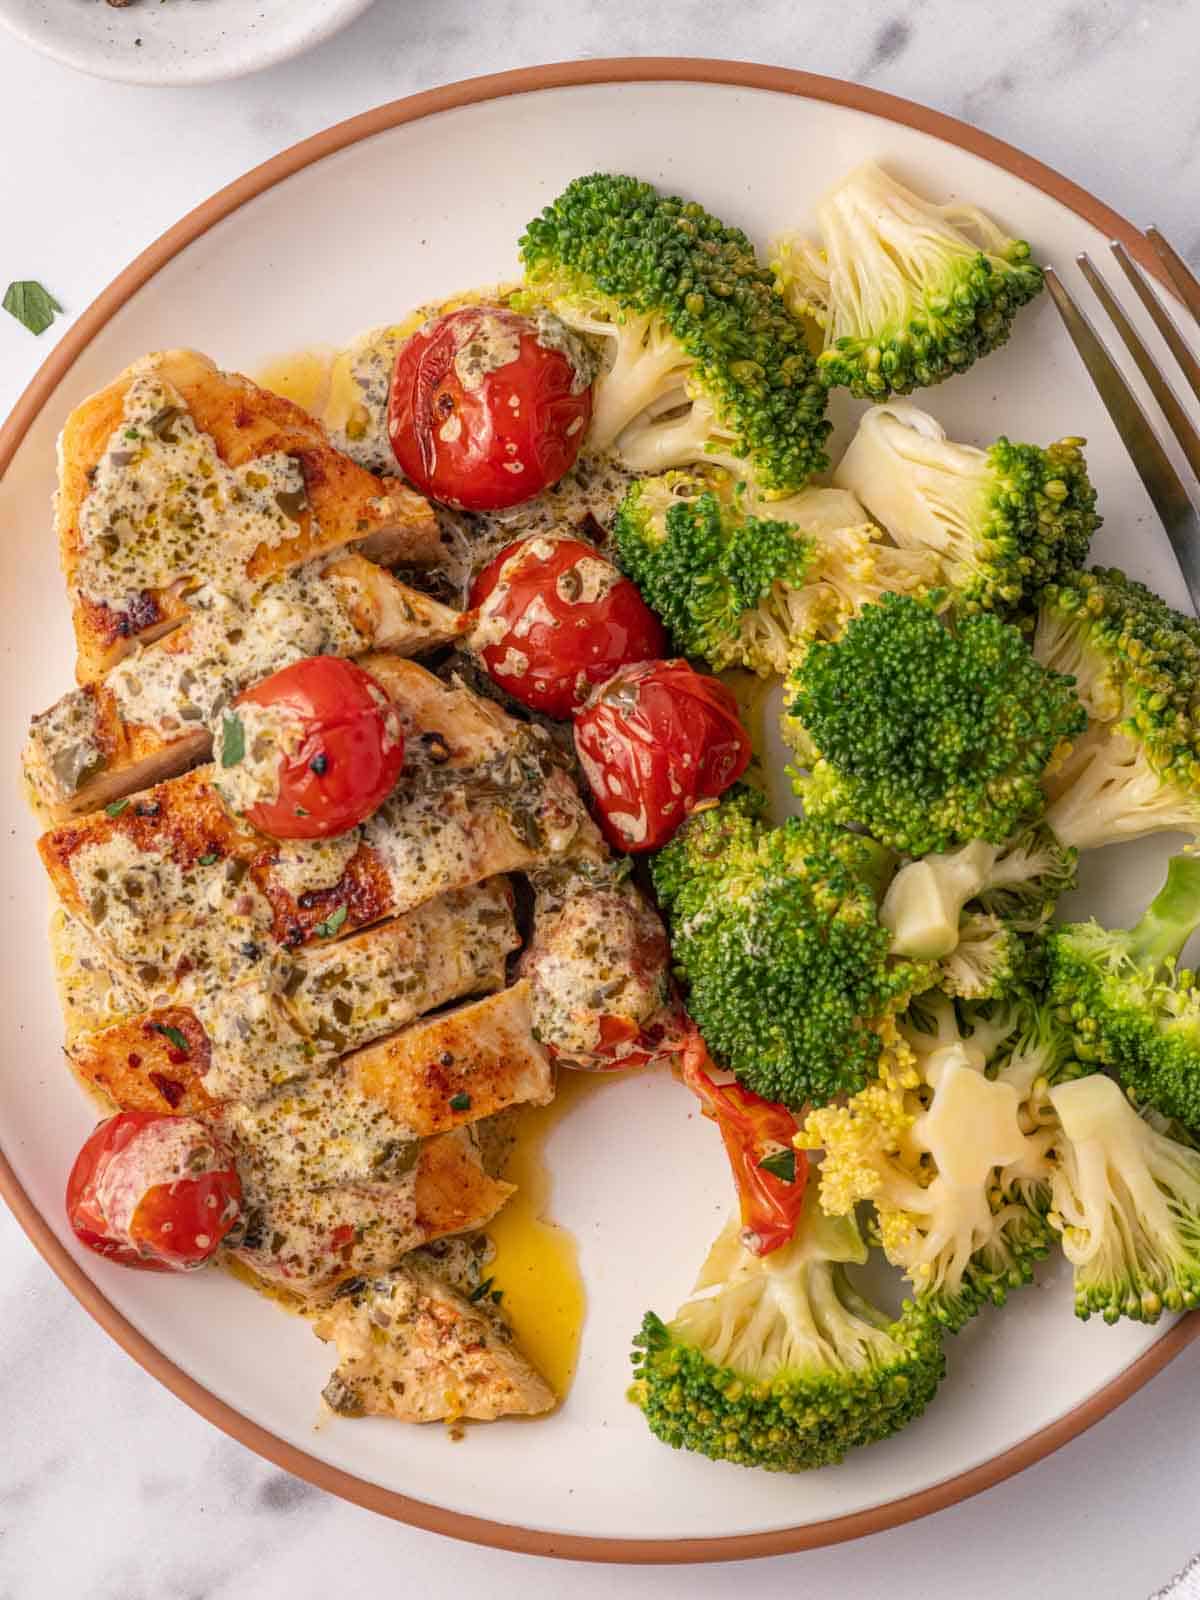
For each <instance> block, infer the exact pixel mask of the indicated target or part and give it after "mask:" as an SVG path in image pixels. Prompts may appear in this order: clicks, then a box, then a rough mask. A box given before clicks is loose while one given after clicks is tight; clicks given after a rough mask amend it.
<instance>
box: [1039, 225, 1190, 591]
mask: <svg viewBox="0 0 1200 1600" xmlns="http://www.w3.org/2000/svg"><path fill="white" fill-rule="evenodd" d="M1145 236H1146V240H1147V242H1148V243H1149V244H1150V246H1151V248H1152V249H1153V250H1154V252H1155V254H1156V255H1157V256H1158V258H1159V260H1160V261H1161V262H1162V264H1163V268H1164V270H1165V272H1166V275H1167V278H1168V279H1169V280H1170V282H1171V284H1172V285H1173V286H1174V288H1175V289H1176V291H1177V292H1178V294H1179V298H1180V299H1181V300H1182V302H1183V304H1184V305H1185V306H1186V308H1187V310H1188V311H1189V312H1190V313H1191V315H1192V317H1194V318H1195V319H1196V320H1197V321H1198V322H1200V282H1197V280H1196V278H1195V276H1194V275H1193V274H1192V272H1191V271H1190V270H1189V268H1188V266H1187V264H1186V262H1185V261H1184V260H1183V258H1182V257H1181V256H1180V255H1179V254H1178V252H1177V251H1175V250H1173V249H1172V248H1171V246H1170V244H1169V243H1168V242H1167V240H1166V239H1164V238H1163V236H1162V234H1161V233H1160V232H1159V231H1158V229H1157V228H1147V229H1146V235H1145ZM1110 248H1111V249H1112V253H1113V255H1114V256H1115V257H1116V260H1117V265H1118V266H1119V267H1120V268H1121V271H1122V272H1123V273H1124V274H1125V276H1126V278H1127V279H1128V280H1129V283H1130V285H1131V286H1132V288H1133V290H1134V292H1135V293H1136V295H1137V297H1138V299H1139V300H1140V301H1141V303H1142V305H1143V306H1145V308H1146V310H1147V312H1148V313H1149V315H1150V318H1151V320H1152V321H1153V323H1154V325H1155V327H1156V328H1157V329H1158V331H1159V333H1160V334H1161V335H1162V338H1163V342H1164V343H1165V344H1166V346H1167V349H1168V350H1169V351H1170V353H1171V356H1172V357H1173V359H1174V361H1175V364H1176V366H1177V367H1178V369H1179V371H1180V372H1181V373H1182V374H1183V376H1184V378H1185V380H1186V381H1187V383H1188V386H1189V387H1190V389H1191V391H1192V393H1193V394H1194V395H1195V397H1196V399H1197V400H1200V361H1198V360H1197V358H1196V356H1195V354H1194V353H1193V351H1192V349H1191V348H1190V347H1189V345H1188V343H1187V341H1186V340H1185V339H1184V336H1183V335H1182V334H1181V333H1180V331H1179V328H1178V327H1177V326H1176V324H1175V322H1174V320H1173V319H1172V317H1171V315H1170V313H1169V312H1168V311H1167V310H1166V308H1165V307H1164V305H1163V303H1162V301H1161V300H1160V299H1159V298H1158V296H1157V295H1156V294H1155V293H1154V290H1153V289H1152V288H1151V287H1150V284H1149V281H1148V280H1147V278H1146V276H1145V274H1144V273H1143V271H1142V269H1141V268H1140V267H1139V266H1138V264H1137V263H1136V262H1135V261H1134V260H1133V258H1132V257H1131V256H1130V255H1129V252H1128V251H1127V250H1126V249H1125V246H1124V245H1123V244H1121V243H1120V241H1119V240H1115V241H1113V243H1112V245H1111V246H1110ZM1075 259H1076V261H1077V262H1078V264H1079V268H1080V270H1081V272H1082V273H1083V275H1084V277H1085V278H1086V279H1087V282H1088V285H1089V286H1090V288H1091V289H1092V290H1093V292H1094V293H1095V295H1096V297H1097V299H1098V300H1099V301H1100V304H1101V305H1102V306H1103V307H1104V310H1105V311H1106V312H1107V314H1108V317H1109V320H1110V321H1111V322H1112V324H1113V326H1114V327H1115V328H1116V330H1117V333H1118V334H1119V335H1120V338H1121V341H1122V343H1123V344H1124V346H1125V348H1126V349H1127V350H1128V351H1129V354H1130V355H1131V356H1132V357H1133V361H1134V364H1135V366H1136V367H1137V369H1138V371H1139V372H1140V373H1141V375H1142V377H1143V378H1144V379H1145V381H1146V386H1147V388H1148V389H1149V390H1150V393H1151V394H1152V395H1153V396H1154V400H1155V403H1156V404H1157V406H1158V408H1159V410H1160V411H1161V413H1162V415H1163V417H1164V419H1165V420H1166V423H1167V426H1168V427H1169V428H1170V430H1171V432H1172V434H1173V435H1174V436H1175V439H1176V441H1177V442H1178V444H1179V448H1180V449H1181V450H1182V451H1183V455H1184V459H1185V460H1186V461H1187V463H1188V466H1189V468H1190V469H1191V471H1192V472H1193V473H1194V474H1195V476H1196V478H1197V479H1198V480H1200V431H1197V429H1196V427H1195V424H1194V423H1193V422H1192V421H1191V419H1190V418H1189V417H1188V415H1187V412H1186V411H1185V410H1184V408H1183V405H1182V404H1181V402H1180V400H1179V396H1178V395H1177V394H1176V393H1175V390H1174V389H1173V388H1172V386H1171V384H1170V382H1169V381H1168V380H1167V379H1166V378H1165V377H1164V376H1163V374H1162V372H1161V370H1160V369H1159V367H1158V366H1157V364H1156V363H1155V360H1154V358H1153V356H1151V354H1150V352H1149V350H1147V348H1146V346H1145V344H1144V343H1143V341H1142V338H1141V335H1140V334H1139V333H1138V332H1137V330H1136V329H1135V328H1134V326H1133V323H1132V322H1131V321H1130V320H1129V317H1128V316H1127V315H1126V313H1125V312H1124V310H1123V309H1122V308H1121V305H1120V303H1119V301H1118V300H1117V298H1116V296H1115V295H1114V294H1113V292H1112V290H1111V289H1110V288H1109V287H1108V285H1107V284H1106V283H1105V281H1104V279H1103V278H1102V277H1101V276H1100V274H1099V273H1098V272H1097V271H1096V268H1095V266H1094V265H1093V264H1092V261H1091V258H1090V257H1089V256H1088V255H1086V254H1084V255H1080V256H1077V257H1076V258H1075ZM1046 287H1047V288H1048V289H1049V291H1050V293H1051V296H1052V297H1053V299H1054V303H1055V305H1056V306H1057V307H1058V310H1059V314H1060V315H1061V317H1062V319H1063V322H1064V323H1065V324H1066V328H1067V332H1068V333H1069V334H1070V336H1071V339H1072V341H1073V343H1074V345H1075V348H1076V349H1077V350H1078V351H1079V354H1080V355H1081V356H1082V357H1083V363H1084V365H1085V366H1086V367H1087V369H1088V372H1089V373H1090V374H1091V377H1092V381H1093V382H1094V383H1095V385H1096V388H1097V389H1098V390H1099V393H1100V398H1101V400H1103V402H1104V404H1105V407H1106V409H1107V411H1108V414H1109V416H1110V417H1111V418H1112V419H1113V422H1114V424H1115V425H1116V429H1117V432H1118V433H1119V434H1120V435H1121V438H1122V439H1123V440H1124V443H1125V447H1126V449H1127V450H1128V451H1129V454H1130V456H1131V458H1132V460H1133V464H1134V466H1135V467H1136V468H1137V472H1138V476H1139V477H1140V478H1141V480H1142V482H1143V483H1144V484H1145V486H1146V492H1147V493H1148V494H1149V496H1150V498H1151V500H1152V501H1153V502H1154V509H1155V510H1156V511H1157V512H1158V515H1159V518H1160V520H1161V521H1162V525H1163V527H1164V528H1165V529H1166V531H1167V537H1168V538H1169V539H1170V541H1171V548H1172V550H1174V552H1175V559H1176V560H1177V561H1178V562H1179V566H1180V570H1181V571H1182V573H1183V577H1184V581H1185V582H1186V584H1187V586H1188V592H1189V593H1190V595H1191V597H1192V606H1193V609H1194V610H1195V611H1196V613H1197V615H1200V508H1198V504H1197V498H1196V496H1195V492H1194V491H1193V492H1192V493H1189V490H1188V489H1187V487H1186V486H1185V485H1184V482H1183V480H1182V478H1181V477H1180V476H1179V473H1178V472H1176V470H1175V468H1174V466H1173V465H1172V462H1171V459H1170V457H1169V456H1168V455H1167V452H1166V451H1165V450H1164V449H1163V447H1162V445H1161V443H1160V442H1159V439H1158V435H1157V434H1156V433H1155V431H1154V427H1153V425H1152V424H1151V422H1150V419H1149V418H1148V417H1147V415H1146V413H1145V411H1144V410H1143V408H1142V406H1141V404H1140V403H1139V402H1138V400H1137V399H1136V397H1135V396H1134V394H1133V391H1132V390H1131V389H1130V387H1129V385H1128V383H1126V381H1125V378H1124V377H1123V375H1122V373H1121V370H1120V368H1119V367H1118V366H1117V365H1116V363H1115V362H1114V361H1113V359H1112V357H1111V356H1110V355H1109V353H1108V351H1107V350H1106V349H1105V347H1104V345H1103V343H1102V342H1101V340H1100V337H1099V335H1098V334H1097V332H1096V330H1095V328H1094V327H1093V326H1092V324H1091V322H1090V321H1089V320H1088V318H1087V317H1086V316H1085V315H1084V313H1083V312H1082V311H1081V310H1080V308H1079V306H1078V304H1077V303H1076V301H1075V300H1074V299H1073V298H1072V296H1071V295H1070V294H1069V293H1068V292H1067V290H1066V288H1065V287H1064V285H1063V282H1062V279H1061V278H1060V277H1059V276H1058V274H1057V273H1056V272H1055V271H1054V269H1053V268H1052V267H1047V269H1046Z"/></svg>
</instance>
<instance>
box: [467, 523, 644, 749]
mask: <svg viewBox="0 0 1200 1600" xmlns="http://www.w3.org/2000/svg"><path fill="white" fill-rule="evenodd" d="M470 603H471V605H472V606H473V607H475V608H476V609H477V610H478V612H479V622H478V624H477V625H476V629H475V633H474V635H473V639H474V641H475V648H476V651H477V653H478V655H479V657H480V659H481V660H482V662H483V664H484V666H485V667H486V668H487V671H488V674H489V675H490V677H491V678H492V679H493V680H494V681H495V682H496V683H498V684H499V685H500V687H501V688H502V689H504V690H506V691H507V692H508V693H509V694H511V695H512V697H513V698H514V699H515V700H519V701H520V702H521V704H522V705H526V706H529V707H530V709H531V710H533V711H541V712H543V713H544V714H545V715H546V716H548V717H557V718H559V719H560V720H565V719H566V718H567V717H569V716H570V715H571V713H572V712H573V711H575V710H576V709H577V708H578V707H579V706H580V705H581V704H582V702H583V700H584V698H585V697H586V695H587V692H588V690H589V689H590V688H591V687H592V685H593V684H596V683H602V682H603V681H604V680H605V679H607V678H609V677H610V676H611V675H612V673H614V672H615V671H616V670H617V668H618V667H621V666H624V665H625V664H626V663H628V662H632V661H645V660H647V659H649V658H650V657H652V656H659V655H661V654H662V652H663V651H664V650H665V649H666V645H667V637H666V634H665V632H664V631H663V626H662V624H661V623H660V622H659V620H658V618H657V617H656V616H655V615H654V613H653V611H651V610H650V607H649V606H648V605H647V604H646V602H645V601H644V600H643V599H642V597H641V595H640V594H639V593H638V590H637V586H636V584H634V583H632V582H631V581H630V579H628V578H626V577H625V576H624V575H623V574H622V573H621V572H620V571H618V569H617V568H616V567H615V566H614V565H613V563H612V562H611V561H609V560H608V559H607V558H606V557H605V556H603V555H601V554H600V552H599V551H598V550H596V549H595V548H594V547H593V546H592V545H590V544H585V543H584V542H583V540H582V539H572V538H569V537H561V538H560V537H554V536H545V535H535V536H534V537H533V538H530V539H524V540H518V541H517V542H516V543H515V544H510V545H507V546H506V547H505V548H504V549H503V550H501V551H500V553H499V555H497V556H495V557H493V559H492V560H491V561H490V562H489V563H488V565H487V566H486V567H485V568H484V569H483V571H482V572H481V573H480V574H479V576H478V577H477V578H476V579H475V582H474V584H473V585H472V587H471V597H470Z"/></svg>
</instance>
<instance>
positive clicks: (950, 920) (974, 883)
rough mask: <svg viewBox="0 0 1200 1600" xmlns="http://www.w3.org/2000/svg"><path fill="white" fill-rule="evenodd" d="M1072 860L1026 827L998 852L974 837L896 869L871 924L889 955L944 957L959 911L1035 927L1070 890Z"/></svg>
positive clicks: (957, 929)
mask: <svg viewBox="0 0 1200 1600" xmlns="http://www.w3.org/2000/svg"><path fill="white" fill-rule="evenodd" d="M1075 862H1076V852H1075V851H1073V850H1067V849H1064V848H1063V847H1062V846H1061V845H1060V844H1059V843H1058V841H1057V840H1056V839H1055V838H1054V837H1053V836H1052V835H1050V834H1048V833H1047V832H1046V830H1045V829H1044V828H1029V829H1027V830H1026V831H1025V832H1024V833H1022V834H1021V835H1019V836H1018V838H1016V839H1015V840H1013V841H1011V842H1010V843H1009V844H1006V845H1004V846H998V845H993V844H987V843H986V842H985V841H983V840H982V839H975V840H972V841H971V843H970V844H965V845H962V846H960V848H959V849H957V850H951V851H948V852H946V853H944V854H938V855H928V856H922V857H921V858H920V859H919V860H917V861H911V862H909V863H908V865H907V866H904V867H901V869H900V871H899V872H898V873H897V874H896V876H895V877H894V878H893V879H892V882H891V884H890V885H889V886H888V891H887V893H886V895H885V896H884V898H883V903H882V905H881V907H880V912H879V920H880V922H882V923H883V925H884V927H885V928H887V929H889V931H890V932H891V934H892V950H893V952H894V953H895V954H896V955H911V956H920V957H922V958H932V959H938V958H941V957H945V956H949V955H951V954H952V953H953V952H954V950H955V948H956V947H957V945H958V943H959V940H960V938H961V936H962V932H963V912H964V908H965V907H967V906H971V907H972V908H974V910H975V912H977V913H984V914H986V915H988V916H992V917H997V918H1002V919H1005V920H1006V921H1008V922H1009V923H1010V924H1011V926H1012V927H1013V929H1014V931H1029V930H1031V929H1035V928H1039V927H1041V925H1042V924H1043V923H1044V922H1045V921H1046V919H1047V918H1048V917H1049V915H1050V913H1051V912H1052V911H1053V909H1054V905H1055V903H1056V901H1057V900H1058V898H1059V896H1060V895H1062V894H1065V893H1066V892H1067V890H1068V889H1071V888H1073V887H1074V885H1075ZM977 931H978V930H977Z"/></svg>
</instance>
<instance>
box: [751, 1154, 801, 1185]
mask: <svg viewBox="0 0 1200 1600" xmlns="http://www.w3.org/2000/svg"><path fill="white" fill-rule="evenodd" d="M758 1164H759V1166H760V1167H761V1169H762V1170H763V1172H769V1173H770V1174H771V1176H772V1177H773V1178H781V1179H782V1180H783V1182H784V1183H795V1181H796V1152H795V1151H794V1150H776V1152H775V1154H774V1155H773V1156H767V1157H766V1158H765V1159H764V1160H762V1161H760V1162H759V1163H758Z"/></svg>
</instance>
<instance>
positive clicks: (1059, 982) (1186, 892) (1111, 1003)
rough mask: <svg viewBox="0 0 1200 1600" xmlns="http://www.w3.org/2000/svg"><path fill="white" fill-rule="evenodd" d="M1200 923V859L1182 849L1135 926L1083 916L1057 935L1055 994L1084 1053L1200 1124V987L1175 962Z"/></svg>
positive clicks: (1144, 1099) (1138, 1095)
mask: <svg viewBox="0 0 1200 1600" xmlns="http://www.w3.org/2000/svg"><path fill="white" fill-rule="evenodd" d="M1198 927H1200V858H1197V857H1196V856H1186V855H1180V856H1176V857H1175V858H1174V859H1173V860H1172V862H1171V865H1170V867H1169V868H1168V869H1167V878H1166V882H1165V883H1164V885H1163V887H1162V888H1161V889H1160V890H1159V892H1158V894H1157V895H1156V896H1155V897H1154V899H1153V900H1152V901H1151V902H1150V905H1149V906H1148V907H1147V909H1146V912H1145V915H1144V916H1143V917H1142V919H1141V920H1140V922H1138V923H1137V925H1136V926H1135V927H1133V928H1127V929H1126V928H1114V929H1108V928H1102V927H1101V926H1100V924H1099V923H1097V922H1095V921H1091V922H1076V923H1071V924H1069V925H1068V926H1066V927H1061V928H1054V929H1052V930H1051V932H1050V936H1049V941H1048V944H1049V963H1050V995H1049V998H1050V1003H1051V1004H1052V1005H1053V1006H1054V1007H1055V1008H1056V1010H1057V1012H1058V1015H1059V1016H1060V1018H1061V1019H1062V1021H1063V1022H1064V1024H1066V1025H1067V1026H1068V1027H1070V1028H1071V1029H1072V1030H1073V1032H1074V1035H1075V1048H1076V1051H1077V1053H1078V1055H1079V1056H1080V1058H1081V1059H1082V1060H1084V1061H1088V1062H1094V1063H1096V1064H1099V1065H1103V1066H1106V1067H1111V1068H1112V1069H1113V1070H1114V1071H1115V1072H1116V1074H1117V1076H1118V1077H1119V1079H1120V1081H1121V1083H1122V1085H1123V1086H1124V1087H1125V1088H1126V1089H1127V1090H1128V1091H1129V1093H1130V1094H1132V1095H1133V1096H1134V1098H1135V1099H1136V1100H1137V1101H1138V1102H1139V1103H1142V1104H1149V1105H1151V1106H1153V1107H1154V1108H1155V1109H1156V1110H1158V1111H1160V1112H1162V1113H1163V1115H1164V1116H1167V1117H1174V1118H1176V1119H1177V1120H1178V1121H1179V1122H1181V1123H1182V1124H1183V1125H1184V1127H1186V1128H1188V1129H1189V1130H1197V1131H1200V988H1198V987H1197V985H1196V977H1195V974H1194V973H1193V972H1190V971H1188V970H1186V969H1182V970H1181V969H1178V968H1177V967H1176V962H1177V961H1178V959H1179V956H1180V955H1181V954H1182V952H1183V947H1184V945H1185V944H1186V943H1187V941H1188V939H1189V938H1190V937H1191V935H1192V934H1193V933H1194V932H1195V930H1196V929H1197V928H1198Z"/></svg>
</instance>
